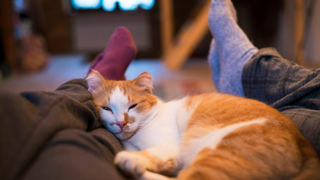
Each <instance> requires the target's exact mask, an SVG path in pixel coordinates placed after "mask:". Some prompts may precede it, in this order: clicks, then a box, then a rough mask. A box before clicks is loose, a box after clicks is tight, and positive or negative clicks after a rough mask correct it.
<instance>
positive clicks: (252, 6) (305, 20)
mask: <svg viewBox="0 0 320 180" xmlns="http://www.w3.org/2000/svg"><path fill="white" fill-rule="evenodd" d="M233 3H234V5H235V7H236V10H237V13H238V23H239V25H240V27H241V28H242V29H243V30H244V31H245V33H246V34H247V35H248V37H249V39H250V40H251V41H252V42H253V44H254V45H255V46H257V47H259V48H263V47H270V46H271V47H275V48H276V49H277V50H278V51H279V52H280V54H282V55H283V57H285V58H286V59H288V60H291V61H294V62H296V63H299V64H301V65H302V66H306V67H308V68H317V67H320V33H319V32H320V0H255V1H252V0H233ZM209 4H210V1H206V0H1V3H0V90H6V91H12V92H21V91H34V90H45V91H52V90H54V89H56V88H57V87H58V86H59V85H60V84H62V83H64V82H66V81H68V80H71V79H74V78H83V77H85V75H86V72H87V70H88V68H89V66H90V63H91V61H92V60H93V59H94V57H95V56H96V55H97V54H98V53H99V52H101V51H103V49H104V48H105V46H106V44H107V42H108V40H109V37H110V36H111V34H112V33H113V32H114V30H115V29H116V28H117V27H118V26H125V27H126V28H128V29H129V30H130V31H131V33H132V36H133V39H134V41H135V43H136V45H137V48H138V54H137V56H136V59H135V60H134V62H133V63H132V64H131V65H130V67H129V69H128V71H127V73H126V77H127V79H133V78H135V77H136V76H138V75H139V74H140V73H142V72H145V71H146V72H149V73H150V74H151V75H152V76H153V81H154V86H155V93H156V95H158V96H160V97H162V98H164V99H172V98H177V97H181V96H184V95H186V94H195V93H203V92H209V91H214V90H215V88H214V84H213V83H212V80H211V79H212V78H211V72H210V69H209V67H208V65H207V55H208V51H209V46H210V42H211V39H212V36H211V34H210V32H209V29H208V27H207V11H208V7H209Z"/></svg>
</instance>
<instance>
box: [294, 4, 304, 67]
mask: <svg viewBox="0 0 320 180" xmlns="http://www.w3.org/2000/svg"><path fill="white" fill-rule="evenodd" d="M304 34H305V7H304V0H296V1H295V40H294V43H295V46H294V48H295V49H294V61H295V62H296V63H298V64H300V65H303V64H304V63H305V49H304Z"/></svg>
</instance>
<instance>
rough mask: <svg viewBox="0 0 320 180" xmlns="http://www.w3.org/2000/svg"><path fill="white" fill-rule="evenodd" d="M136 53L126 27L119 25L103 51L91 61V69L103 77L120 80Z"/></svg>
mask: <svg viewBox="0 0 320 180" xmlns="http://www.w3.org/2000/svg"><path fill="white" fill-rule="evenodd" d="M136 53H137V48H136V45H135V43H134V41H133V39H132V37H131V34H130V32H129V30H128V29H126V28H124V27H119V28H117V29H116V31H115V32H114V33H113V35H112V36H111V38H110V40H109V42H108V45H107V47H106V49H105V50H104V52H103V53H101V54H99V55H98V56H97V57H96V58H95V60H94V61H93V62H92V64H91V66H90V69H89V71H88V75H89V74H90V73H91V71H92V70H95V71H98V72H99V73H100V74H101V75H102V76H103V77H104V78H105V79H109V80H120V79H123V78H124V73H125V71H126V70H127V68H128V66H129V64H130V63H131V61H132V60H133V59H134V57H135V56H136Z"/></svg>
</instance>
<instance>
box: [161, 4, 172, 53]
mask: <svg viewBox="0 0 320 180" xmlns="http://www.w3.org/2000/svg"><path fill="white" fill-rule="evenodd" d="M160 10H161V38H162V41H161V43H162V44H161V46H162V54H167V53H168V52H169V50H170V49H171V48H172V36H173V16H172V0H160Z"/></svg>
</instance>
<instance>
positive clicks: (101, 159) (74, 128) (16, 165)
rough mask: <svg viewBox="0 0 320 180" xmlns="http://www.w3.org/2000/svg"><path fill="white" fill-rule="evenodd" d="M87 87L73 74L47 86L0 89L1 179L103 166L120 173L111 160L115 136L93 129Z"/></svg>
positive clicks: (65, 173) (66, 174)
mask: <svg viewBox="0 0 320 180" xmlns="http://www.w3.org/2000/svg"><path fill="white" fill-rule="evenodd" d="M87 89H88V86H87V82H86V80H84V79H77V80H72V81H69V82H67V83H65V84H63V85H61V86H60V87H59V88H58V89H57V90H55V91H52V92H41V91H37V92H24V93H21V94H13V93H10V92H1V93H0V179H1V180H12V179H21V178H23V177H25V178H27V179H48V178H50V177H49V176H45V175H46V174H47V175H52V177H54V178H55V179H63V178H69V177H79V178H80V176H79V175H81V176H82V177H89V176H94V175H96V174H99V173H100V172H101V171H102V169H104V168H106V169H104V171H105V172H108V173H109V174H111V175H110V177H115V179H116V178H119V177H120V176H119V174H118V172H117V171H116V170H115V168H114V167H113V164H112V160H111V159H112V158H113V155H114V154H115V152H116V150H117V149H118V148H117V147H118V146H119V142H117V141H115V137H113V136H112V135H111V134H110V133H102V132H101V131H98V130H94V129H97V128H98V127H101V124H100V123H99V118H98V113H97V110H96V108H95V106H94V104H93V101H92V95H91V94H90V92H89V91H88V90H87ZM92 130H94V131H92ZM101 130H103V129H101ZM88 131H89V132H88ZM91 131H92V132H91ZM104 132H107V131H105V130H104ZM101 133H102V134H101ZM94 164H100V165H98V166H97V170H96V171H94V170H95V169H94V166H95V165H94ZM81 165H82V166H81ZM89 165H90V166H89ZM59 168H60V169H59ZM77 168H79V169H77ZM87 168H89V169H90V171H85V169H87ZM42 172H43V173H42ZM99 175H101V173H100V174H99ZM42 177H43V178H42ZM44 177H46V178H44ZM60 177H61V178H60ZM79 178H76V179H79ZM120 178H121V177H120ZM70 179H73V178H70ZM88 179H94V178H88Z"/></svg>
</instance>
